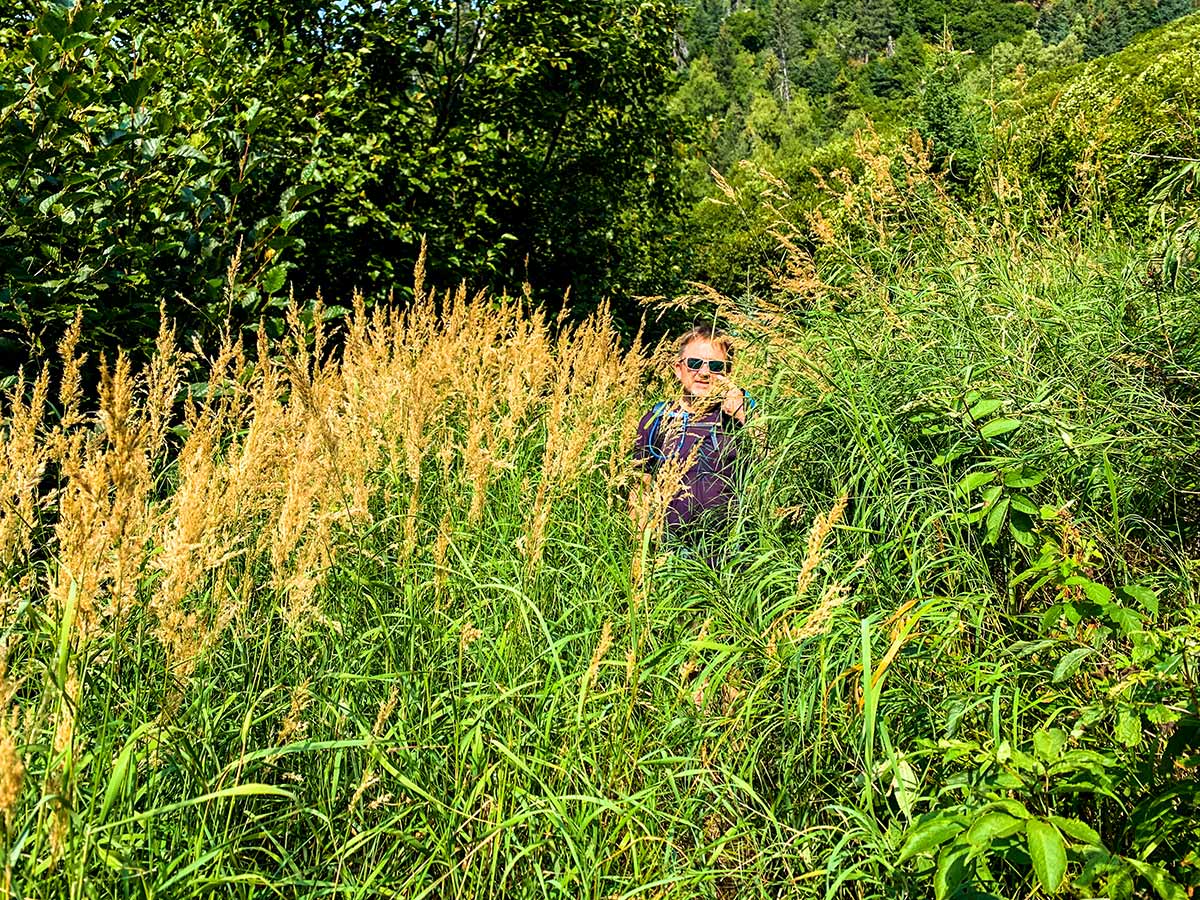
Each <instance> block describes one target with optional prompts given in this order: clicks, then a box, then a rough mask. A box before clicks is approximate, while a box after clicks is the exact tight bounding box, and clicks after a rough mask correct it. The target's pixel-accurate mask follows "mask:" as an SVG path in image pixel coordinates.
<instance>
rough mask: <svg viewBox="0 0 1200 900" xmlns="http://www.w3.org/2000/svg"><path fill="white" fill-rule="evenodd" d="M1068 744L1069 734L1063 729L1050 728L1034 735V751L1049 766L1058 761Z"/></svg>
mask: <svg viewBox="0 0 1200 900" xmlns="http://www.w3.org/2000/svg"><path fill="white" fill-rule="evenodd" d="M1066 743H1067V733H1066V732H1065V731H1063V730H1062V729H1061V728H1048V729H1046V730H1045V731H1035V732H1034V733H1033V750H1034V752H1035V753H1036V754H1037V755H1038V756H1040V757H1041V758H1042V761H1043V762H1045V763H1047V764H1050V763H1053V762H1055V761H1057V759H1058V755H1059V754H1060V753H1061V752H1062V748H1063V747H1064V746H1065V745H1066Z"/></svg>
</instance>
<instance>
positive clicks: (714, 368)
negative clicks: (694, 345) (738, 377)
mask: <svg viewBox="0 0 1200 900" xmlns="http://www.w3.org/2000/svg"><path fill="white" fill-rule="evenodd" d="M708 371H710V372H712V373H713V374H714V375H720V374H721V373H722V372H724V371H725V363H723V362H721V360H719V359H710V360H709V361H708Z"/></svg>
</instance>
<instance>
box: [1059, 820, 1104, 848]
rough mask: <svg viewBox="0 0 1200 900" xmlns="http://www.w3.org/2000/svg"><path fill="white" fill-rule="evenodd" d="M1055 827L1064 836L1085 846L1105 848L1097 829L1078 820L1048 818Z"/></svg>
mask: <svg viewBox="0 0 1200 900" xmlns="http://www.w3.org/2000/svg"><path fill="white" fill-rule="evenodd" d="M1046 818H1047V819H1049V820H1050V821H1051V822H1052V823H1053V824H1054V825H1055V827H1057V828H1058V830H1059V831H1061V832H1062V833H1063V834H1065V835H1066V836H1067V837H1069V838H1071V839H1072V840H1076V841H1079V842H1081V843H1084V844H1090V845H1091V846H1093V847H1103V846H1104V842H1103V841H1102V840H1100V835H1099V834H1098V833H1097V832H1096V829H1094V828H1092V826H1091V825H1088V824H1087V823H1085V822H1080V821H1079V820H1078V819H1067V818H1064V817H1063V816H1047V817H1046Z"/></svg>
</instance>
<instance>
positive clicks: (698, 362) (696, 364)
mask: <svg viewBox="0 0 1200 900" xmlns="http://www.w3.org/2000/svg"><path fill="white" fill-rule="evenodd" d="M703 365H704V360H702V359H697V358H696V357H694V356H689V357H688V358H687V367H688V368H689V369H691V370H692V371H693V372H699V371H700V367H701V366H703Z"/></svg>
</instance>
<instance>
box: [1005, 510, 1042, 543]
mask: <svg viewBox="0 0 1200 900" xmlns="http://www.w3.org/2000/svg"><path fill="white" fill-rule="evenodd" d="M1008 530H1009V533H1010V534H1011V535H1012V536H1013V540H1014V541H1016V542H1017V543H1018V544H1020V545H1021V546H1022V547H1035V546H1036V545H1037V535H1036V534H1034V533H1033V522H1031V521H1030V519H1029V516H1027V515H1026V514H1025V513H1023V512H1018V511H1017V510H1012V511H1010V512H1009V515H1008Z"/></svg>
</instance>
